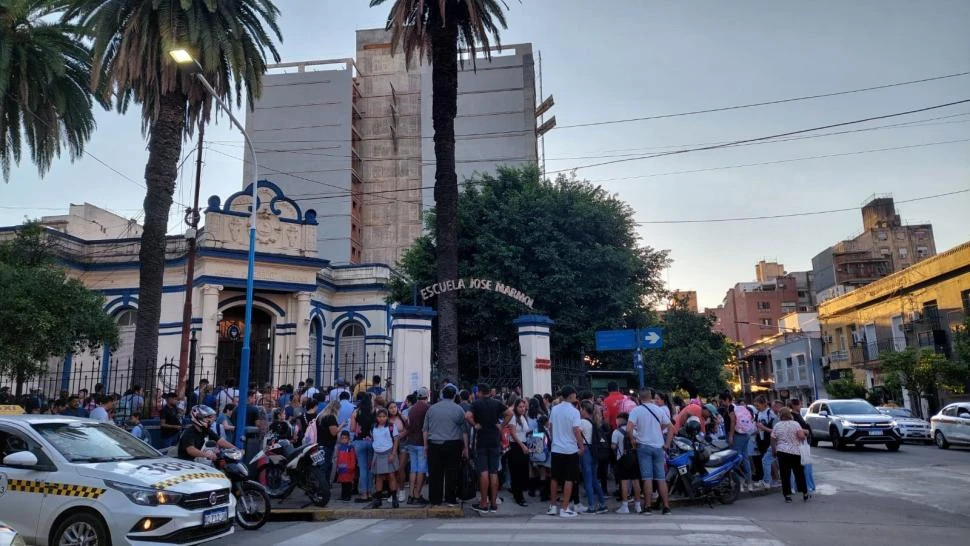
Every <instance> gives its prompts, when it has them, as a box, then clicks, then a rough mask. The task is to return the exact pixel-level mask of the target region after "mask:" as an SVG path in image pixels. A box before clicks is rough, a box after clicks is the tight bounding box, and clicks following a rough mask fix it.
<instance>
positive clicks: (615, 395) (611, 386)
mask: <svg viewBox="0 0 970 546" xmlns="http://www.w3.org/2000/svg"><path fill="white" fill-rule="evenodd" d="M606 390H607V391H609V394H608V395H607V396H606V399H605V400H603V409H604V416H605V417H606V422H607V423H609V424H610V430H616V416H617V415H619V413H620V411H622V410H621V409H620V406H621V405H622V403H623V401H624V400H625V399H626V396H625V395H624V394H623V393H621V392H620V388H619V387H618V386H617V384H616V381H610V382H609V383H608V384H607V385H606Z"/></svg>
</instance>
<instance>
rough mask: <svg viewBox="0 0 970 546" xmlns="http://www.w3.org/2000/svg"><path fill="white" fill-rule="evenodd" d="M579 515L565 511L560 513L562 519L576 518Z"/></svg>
mask: <svg viewBox="0 0 970 546" xmlns="http://www.w3.org/2000/svg"><path fill="white" fill-rule="evenodd" d="M578 515H579V514H577V513H576V512H573V511H572V510H563V511H561V512H559V517H561V518H574V517H576V516H578Z"/></svg>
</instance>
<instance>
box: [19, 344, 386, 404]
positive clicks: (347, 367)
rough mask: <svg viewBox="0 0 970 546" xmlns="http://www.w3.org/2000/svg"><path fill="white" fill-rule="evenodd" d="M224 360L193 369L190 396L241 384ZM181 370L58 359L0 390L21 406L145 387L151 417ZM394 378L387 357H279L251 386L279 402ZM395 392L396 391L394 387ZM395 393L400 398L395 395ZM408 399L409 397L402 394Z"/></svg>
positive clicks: (260, 368) (254, 369)
mask: <svg viewBox="0 0 970 546" xmlns="http://www.w3.org/2000/svg"><path fill="white" fill-rule="evenodd" d="M219 364H220V360H219V359H218V358H217V359H215V362H212V363H211V364H210V362H207V361H206V359H204V358H200V359H198V362H191V363H190V364H189V370H188V376H187V379H186V381H187V384H188V388H187V391H190V392H191V391H192V390H194V389H195V388H196V387H197V386H198V385H199V384H200V383H201V381H202V380H203V379H205V380H206V381H207V382H208V383H209V385H211V386H212V387H215V386H217V385H221V384H225V383H226V381H227V380H229V379H233V380H238V378H239V362H238V360H237V361H236V362H235V363H234V365H233V366H232V367H226V366H225V364H226V363H225V362H221V364H222V365H223V366H222V367H221V368H220V366H219ZM178 373H179V366H178V360H177V359H175V358H168V359H164V360H162V361H160V362H149V363H148V364H145V365H143V364H141V363H139V362H136V361H133V360H124V361H122V360H119V359H109V360H103V359H100V358H94V357H92V358H81V357H77V358H72V359H64V360H52V361H49V362H47V363H45V364H44V365H42V366H41V368H40V370H39V372H38V373H36V374H34V375H33V376H31V377H21V378H18V377H16V376H13V375H3V374H0V387H9V388H10V392H11V393H18V392H20V393H23V395H22V396H21V397H20V400H19V401H25V400H27V399H28V398H36V399H39V400H41V401H42V402H49V401H53V400H57V399H61V398H67V397H68V396H72V395H78V394H85V393H86V394H88V395H93V394H95V393H96V392H101V393H104V394H124V393H126V392H128V391H129V390H130V389H132V388H133V387H135V386H140V387H142V389H143V391H144V397H145V406H144V408H145V410H144V414H145V417H150V416H155V415H157V412H158V410H159V409H160V408H161V405H162V403H163V396H164V395H165V393H168V392H174V391H175V390H176V387H177V383H178ZM393 373H394V362H393V360H392V359H391V358H390V357H389V355H386V354H384V353H377V352H374V353H369V354H364V355H356V354H350V353H348V354H345V355H321V357H320V358H319V360H317V359H313V360H311V359H310V358H309V357H302V358H289V357H285V356H282V355H280V356H278V357H277V358H276V359H275V361H269V360H268V359H263V361H262V362H254V363H253V365H252V366H251V367H250V378H251V381H250V387H255V388H256V391H257V392H258V393H259V394H258V396H259V397H266V396H271V397H273V398H274V399H275V398H277V397H278V395H279V390H280V387H282V386H285V385H292V386H293V387H294V388H299V385H300V384H301V383H303V382H305V381H306V380H307V379H312V380H313V381H314V384H315V385H316V386H317V387H318V388H320V390H325V389H326V388H327V387H332V386H334V385H336V383H337V380H338V379H344V380H346V381H347V382H348V383H350V384H351V385H352V384H353V383H354V379H355V377H358V376H360V377H362V378H363V379H364V381H366V382H367V383H371V382H372V379H373V378H374V376H380V378H381V383H382V385H381V386H383V387H388V384H389V381H388V378H390V377H392V376H393ZM391 388H393V386H391ZM392 394H396V393H394V392H393V390H392ZM401 396H403V394H402V395H401Z"/></svg>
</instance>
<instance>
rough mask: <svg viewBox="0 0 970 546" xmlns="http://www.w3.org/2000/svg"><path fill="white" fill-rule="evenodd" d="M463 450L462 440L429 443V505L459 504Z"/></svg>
mask: <svg viewBox="0 0 970 546" xmlns="http://www.w3.org/2000/svg"><path fill="white" fill-rule="evenodd" d="M461 448H462V441H461V440H447V441H444V442H442V443H440V444H435V443H433V442H428V503H429V504H431V505H432V506H435V505H439V504H441V502H442V500H444V502H447V503H449V504H458V470H459V463H460V462H461Z"/></svg>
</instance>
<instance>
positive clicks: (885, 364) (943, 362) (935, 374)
mask: <svg viewBox="0 0 970 546" xmlns="http://www.w3.org/2000/svg"><path fill="white" fill-rule="evenodd" d="M879 360H880V362H881V364H882V371H883V373H885V374H886V375H887V378H888V382H889V384H894V385H899V386H900V387H902V388H904V389H906V390H907V391H909V392H910V394H911V395H912V396H913V398H914V399H915V400H921V399H922V398H924V397H925V398H932V397H935V396H937V395H938V393H939V391H940V390H941V389H945V390H948V391H950V392H963V387H964V382H965V381H966V379H967V377H966V367H965V366H963V365H961V364H958V363H956V362H951V361H949V360H947V359H946V357H945V356H944V355H941V354H937V353H935V352H933V351H931V350H929V349H922V350H920V349H917V348H915V347H907V348H906V349H905V350H904V351H901V352H887V353H883V354H881V355H879ZM916 407H917V410H916V411H917V413H920V412H921V409H920V404H917V406H916Z"/></svg>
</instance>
